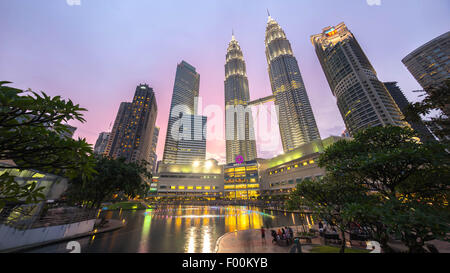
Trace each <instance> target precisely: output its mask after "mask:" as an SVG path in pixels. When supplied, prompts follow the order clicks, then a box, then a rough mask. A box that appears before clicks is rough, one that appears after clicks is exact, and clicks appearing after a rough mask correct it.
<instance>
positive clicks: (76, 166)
mask: <svg viewBox="0 0 450 273" xmlns="http://www.w3.org/2000/svg"><path fill="white" fill-rule="evenodd" d="M9 83H10V82H6V81H1V82H0V160H8V161H13V162H14V164H13V165H8V164H2V166H1V168H3V169H19V170H37V171H42V172H48V173H53V174H58V175H64V176H69V177H73V176H76V175H78V174H80V173H81V174H82V175H83V176H87V177H89V176H90V175H92V173H93V171H94V170H93V168H92V166H93V164H92V163H93V162H92V157H91V156H90V155H91V154H92V147H91V145H90V144H88V143H87V142H86V140H85V139H78V140H75V139H72V138H71V137H68V136H67V134H68V133H69V127H68V126H67V122H69V121H71V120H76V121H79V122H85V120H84V118H83V112H84V111H86V109H84V108H81V107H80V106H79V105H78V104H74V103H73V102H72V101H71V100H64V99H62V98H61V97H60V96H55V97H50V96H48V95H47V94H45V93H44V92H40V93H38V92H34V91H31V90H27V91H23V90H20V89H17V88H13V87H9V86H7V84H9ZM0 179H1V180H0V183H2V186H1V187H0V190H1V192H0V200H4V201H6V200H7V201H8V202H16V201H18V200H22V199H25V200H29V201H30V200H35V199H36V198H37V197H39V195H38V194H39V191H38V190H37V189H36V188H35V187H31V185H18V184H17V183H15V181H14V180H11V177H10V176H9V175H8V173H4V174H3V175H2V176H1V177H0Z"/></svg>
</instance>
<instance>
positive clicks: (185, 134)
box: [162, 61, 206, 164]
mask: <svg viewBox="0 0 450 273" xmlns="http://www.w3.org/2000/svg"><path fill="white" fill-rule="evenodd" d="M199 85H200V74H198V73H197V72H196V71H195V67H193V66H192V65H190V64H188V63H187V62H185V61H182V62H181V63H180V64H178V66H177V72H176V76H175V83H174V87H173V94H172V102H171V104H170V113H169V122H168V126H167V134H166V142H165V145H164V154H163V160H162V161H163V163H164V164H190V163H193V162H195V161H199V160H200V161H202V160H205V155H206V134H203V130H202V127H203V126H205V125H206V117H202V116H198V115H196V113H197V109H196V108H197V105H196V104H197V103H196V99H197V98H198V95H199ZM194 130H195V131H194Z"/></svg>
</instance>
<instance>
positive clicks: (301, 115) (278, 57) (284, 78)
mask: <svg viewBox="0 0 450 273" xmlns="http://www.w3.org/2000/svg"><path fill="white" fill-rule="evenodd" d="M265 44H266V58H267V64H268V71H269V78H270V83H271V86H272V93H273V94H274V96H275V105H276V106H278V107H279V108H278V111H279V113H278V123H279V127H280V135H281V142H282V144H283V150H284V152H288V151H291V150H293V149H295V148H297V147H299V146H300V145H302V144H305V143H308V142H311V141H313V140H316V139H320V134H319V129H318V128H317V124H316V120H315V118H314V114H313V111H312V109H311V104H310V103H309V98H308V94H307V93H306V89H305V84H304V83H303V79H302V75H301V74H300V69H299V66H298V63H297V59H296V58H295V57H294V54H293V52H292V48H291V44H290V43H289V40H288V39H287V38H286V34H285V33H284V31H283V29H282V28H281V27H280V25H279V24H278V23H277V22H276V21H275V20H274V19H272V18H271V17H270V15H269V19H268V21H267V28H266V39H265Z"/></svg>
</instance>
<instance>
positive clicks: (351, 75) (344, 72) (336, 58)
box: [311, 23, 408, 136]
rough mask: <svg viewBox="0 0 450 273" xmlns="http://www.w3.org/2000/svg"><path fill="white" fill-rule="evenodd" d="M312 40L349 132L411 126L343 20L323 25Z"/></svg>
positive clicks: (351, 133)
mask: <svg viewBox="0 0 450 273" xmlns="http://www.w3.org/2000/svg"><path fill="white" fill-rule="evenodd" d="M311 42H312V44H313V45H314V47H315V50H316V53H317V57H318V58H319V61H320V64H321V65H322V69H323V71H324V72H325V75H326V77H327V80H328V84H329V85H330V88H331V91H332V92H333V95H334V96H335V97H336V99H337V105H338V108H339V111H340V112H341V115H342V118H343V120H344V122H345V125H346V127H347V130H348V131H349V133H350V135H352V136H353V135H354V134H355V133H356V132H357V131H359V130H361V129H365V128H368V127H373V126H379V125H383V126H384V125H388V124H391V125H397V126H407V125H408V124H407V123H406V122H405V121H403V115H402V113H401V111H400V109H399V108H398V106H397V104H396V103H395V101H394V99H393V98H392V96H391V95H390V94H389V92H388V90H387V89H386V87H385V86H384V84H383V83H382V82H381V81H380V80H378V78H377V73H376V71H375V69H374V68H373V67H372V65H371V64H370V61H369V59H368V58H367V57H366V55H365V54H364V51H363V50H362V49H361V47H360V45H359V43H358V41H357V40H356V38H355V37H354V36H353V34H352V33H351V32H350V31H349V30H348V29H347V26H346V25H345V24H344V23H341V24H339V25H337V26H336V27H327V28H324V29H323V32H322V33H320V34H317V35H313V36H311Z"/></svg>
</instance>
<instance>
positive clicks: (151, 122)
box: [118, 84, 158, 170]
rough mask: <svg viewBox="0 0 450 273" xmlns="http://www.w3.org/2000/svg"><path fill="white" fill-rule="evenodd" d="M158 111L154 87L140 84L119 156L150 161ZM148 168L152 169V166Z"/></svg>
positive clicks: (135, 94)
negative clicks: (149, 156)
mask: <svg viewBox="0 0 450 273" xmlns="http://www.w3.org/2000/svg"><path fill="white" fill-rule="evenodd" d="M157 112H158V109H157V106H156V99H155V93H154V92H153V89H152V88H150V87H149V86H148V85H147V84H140V85H138V86H137V87H136V92H135V93H134V98H133V102H132V103H131V108H130V112H129V115H128V118H127V121H126V126H125V130H124V134H123V137H122V139H121V143H120V146H119V147H118V149H119V151H118V157H123V158H125V159H126V160H127V161H128V162H136V161H141V160H145V161H147V162H148V155H149V154H150V151H151V148H152V141H153V132H154V129H155V122H156V115H157ZM147 168H148V170H150V169H151V166H147Z"/></svg>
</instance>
